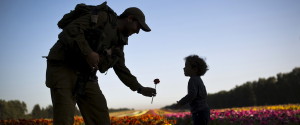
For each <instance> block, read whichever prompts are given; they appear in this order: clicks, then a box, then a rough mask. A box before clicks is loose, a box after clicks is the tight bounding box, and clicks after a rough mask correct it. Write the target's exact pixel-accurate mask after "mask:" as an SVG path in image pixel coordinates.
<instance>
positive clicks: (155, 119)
mask: <svg viewBox="0 0 300 125" xmlns="http://www.w3.org/2000/svg"><path fill="white" fill-rule="evenodd" d="M150 111H151V110H150ZM52 124H53V121H52V119H28V120H26V119H18V120H0V125H52ZM175 124H176V120H174V119H167V118H166V117H165V116H160V115H154V114H151V113H146V114H144V115H140V116H132V117H129V116H124V117H111V125H175ZM74 125H84V121H83V118H82V117H80V116H75V117H74Z"/></svg>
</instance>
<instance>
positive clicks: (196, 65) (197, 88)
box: [177, 55, 210, 125]
mask: <svg viewBox="0 0 300 125" xmlns="http://www.w3.org/2000/svg"><path fill="white" fill-rule="evenodd" d="M183 70H184V75H185V76H189V77H190V79H189V82H188V94H187V95H186V96H185V97H183V98H182V99H181V100H180V101H178V102H177V105H178V106H183V105H185V104H187V103H189V105H190V110H191V113H192V118H193V123H194V125H207V124H208V120H209V119H210V109H209V106H208V104H207V102H206V97H207V92H206V89H205V86H204V84H203V81H202V79H201V77H200V76H203V75H204V74H205V73H206V71H207V70H208V69H207V65H206V62H205V61H204V60H203V59H202V58H200V57H199V56H197V55H190V56H188V57H186V58H185V67H184V68H183Z"/></svg>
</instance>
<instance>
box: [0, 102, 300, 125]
mask: <svg viewBox="0 0 300 125" xmlns="http://www.w3.org/2000/svg"><path fill="white" fill-rule="evenodd" d="M210 119H211V120H210V122H209V124H210V125H282V124H286V125H299V124H300V105H298V104H294V105H275V106H259V107H242V108H228V109H212V110H211V115H210ZM74 120H75V123H74V125H84V121H83V119H82V117H80V116H76V117H74ZM111 124H112V125H191V124H192V121H191V114H190V113H189V112H176V111H169V110H168V111H166V110H160V109H156V110H146V111H141V112H138V113H128V114H125V115H124V114H122V115H119V116H118V115H114V116H112V117H111ZM0 125H52V120H51V119H31V120H25V119H19V120H0Z"/></svg>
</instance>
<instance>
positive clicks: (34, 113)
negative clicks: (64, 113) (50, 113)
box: [31, 104, 43, 119]
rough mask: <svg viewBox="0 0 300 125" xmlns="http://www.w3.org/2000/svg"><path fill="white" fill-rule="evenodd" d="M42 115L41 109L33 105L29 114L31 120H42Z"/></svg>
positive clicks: (37, 105)
mask: <svg viewBox="0 0 300 125" xmlns="http://www.w3.org/2000/svg"><path fill="white" fill-rule="evenodd" d="M42 114H43V113H42V109H41V107H40V105H39V104H36V105H34V107H33V109H32V112H31V116H32V118H34V119H39V118H42V117H43V115H42Z"/></svg>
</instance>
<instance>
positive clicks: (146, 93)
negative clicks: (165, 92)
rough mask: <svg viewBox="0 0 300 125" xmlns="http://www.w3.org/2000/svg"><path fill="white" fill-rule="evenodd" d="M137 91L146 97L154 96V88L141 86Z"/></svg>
mask: <svg viewBox="0 0 300 125" xmlns="http://www.w3.org/2000/svg"><path fill="white" fill-rule="evenodd" d="M138 92H139V93H140V94H142V95H143V96H147V97H152V96H156V90H155V89H153V88H150V87H142V88H140V90H138Z"/></svg>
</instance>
